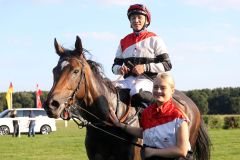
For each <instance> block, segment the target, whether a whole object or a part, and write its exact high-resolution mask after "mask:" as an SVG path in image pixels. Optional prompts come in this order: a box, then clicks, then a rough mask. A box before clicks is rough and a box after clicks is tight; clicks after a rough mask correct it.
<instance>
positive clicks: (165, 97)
mask: <svg viewBox="0 0 240 160" xmlns="http://www.w3.org/2000/svg"><path fill="white" fill-rule="evenodd" d="M174 89H175V84H174V81H173V78H172V76H171V75H170V74H169V73H162V74H159V75H158V76H157V77H156V78H155V80H154V84H153V96H154V98H155V99H156V102H155V103H153V104H151V105H150V106H148V107H147V108H145V109H144V110H143V112H142V117H141V121H140V126H141V127H140V128H138V127H131V126H128V125H126V124H123V123H120V122H119V120H118V119H117V117H116V115H115V113H114V111H113V110H112V109H110V119H111V120H112V122H113V124H114V125H115V126H117V127H120V128H122V129H123V130H125V131H126V132H128V133H130V134H132V135H134V136H136V137H139V138H143V146H144V148H143V149H142V153H143V154H142V156H143V159H145V160H163V159H168V160H175V159H176V158H183V159H188V160H190V159H192V155H191V156H190V153H191V152H190V151H191V146H190V142H189V127H188V124H189V119H188V117H187V116H186V115H185V113H183V112H182V111H181V110H180V109H179V108H177V107H176V106H175V105H174V103H173V98H172V96H173V93H174ZM188 153H189V154H188Z"/></svg>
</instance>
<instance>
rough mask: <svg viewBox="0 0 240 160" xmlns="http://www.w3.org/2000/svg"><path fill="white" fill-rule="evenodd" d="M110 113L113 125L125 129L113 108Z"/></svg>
mask: <svg viewBox="0 0 240 160" xmlns="http://www.w3.org/2000/svg"><path fill="white" fill-rule="evenodd" d="M109 112H110V115H109V118H110V119H111V121H112V123H113V125H114V126H116V127H120V128H121V127H123V126H122V125H123V124H122V123H120V122H119V119H118V118H117V116H116V114H115V112H114V111H113V109H112V108H110V109H109Z"/></svg>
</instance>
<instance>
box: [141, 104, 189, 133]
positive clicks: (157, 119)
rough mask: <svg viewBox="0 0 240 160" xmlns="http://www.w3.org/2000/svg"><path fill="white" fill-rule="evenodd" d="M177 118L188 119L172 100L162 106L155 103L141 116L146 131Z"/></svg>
mask: <svg viewBox="0 0 240 160" xmlns="http://www.w3.org/2000/svg"><path fill="white" fill-rule="evenodd" d="M176 118H182V119H185V120H186V119H187V118H186V117H185V115H184V114H183V113H182V111H181V110H180V109H179V108H177V107H176V106H175V105H174V103H173V102H172V99H170V100H169V101H167V102H165V103H163V104H162V105H161V106H157V104H156V103H154V104H152V105H150V106H149V107H147V108H146V109H144V111H143V112H142V116H141V126H142V127H143V129H144V130H145V129H148V128H152V127H156V126H158V125H161V124H165V123H168V122H171V121H173V120H174V119H176Z"/></svg>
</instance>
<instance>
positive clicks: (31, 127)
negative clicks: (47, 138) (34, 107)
mask: <svg viewBox="0 0 240 160" xmlns="http://www.w3.org/2000/svg"><path fill="white" fill-rule="evenodd" d="M29 118H30V123H29V130H28V137H31V136H32V137H35V131H34V127H35V119H34V118H35V115H34V113H33V111H30V112H29Z"/></svg>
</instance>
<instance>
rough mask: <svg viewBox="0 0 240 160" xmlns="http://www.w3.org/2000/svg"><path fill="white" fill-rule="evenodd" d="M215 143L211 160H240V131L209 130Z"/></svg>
mask: <svg viewBox="0 0 240 160" xmlns="http://www.w3.org/2000/svg"><path fill="white" fill-rule="evenodd" d="M209 134H210V138H211V141H212V143H213V148H212V152H211V153H212V158H211V160H239V159H240V129H229V130H223V129H214V130H209Z"/></svg>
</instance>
